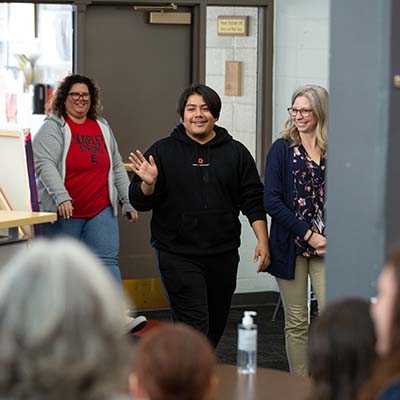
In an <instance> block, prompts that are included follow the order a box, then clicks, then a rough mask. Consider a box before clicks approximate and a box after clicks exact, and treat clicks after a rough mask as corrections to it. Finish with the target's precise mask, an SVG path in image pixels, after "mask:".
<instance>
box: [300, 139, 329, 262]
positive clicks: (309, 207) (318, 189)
mask: <svg viewBox="0 0 400 400" xmlns="http://www.w3.org/2000/svg"><path fill="white" fill-rule="evenodd" d="M325 170H326V159H324V158H322V157H321V161H320V165H318V164H317V163H316V162H315V161H313V160H312V159H311V158H310V157H309V155H308V154H307V152H306V150H305V148H304V147H303V146H302V145H299V146H294V155H293V170H292V171H293V172H292V174H293V192H294V193H293V198H294V210H295V213H296V218H298V219H300V220H302V221H307V222H309V223H310V226H311V229H312V230H313V231H315V232H319V230H318V228H317V225H316V224H315V219H316V218H317V215H318V214H319V215H320V217H321V218H322V220H323V221H325ZM319 233H322V234H323V233H324V232H319ZM295 243H296V248H297V255H303V256H304V257H311V256H312V255H315V250H314V249H313V248H312V247H311V246H310V245H309V244H308V243H307V242H305V241H304V240H303V238H300V237H296V238H295Z"/></svg>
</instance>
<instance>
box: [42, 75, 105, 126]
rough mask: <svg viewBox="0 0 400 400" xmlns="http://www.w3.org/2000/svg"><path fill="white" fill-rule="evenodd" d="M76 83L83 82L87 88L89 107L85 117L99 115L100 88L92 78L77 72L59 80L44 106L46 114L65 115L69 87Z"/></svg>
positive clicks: (93, 117) (94, 117)
mask: <svg viewBox="0 0 400 400" xmlns="http://www.w3.org/2000/svg"><path fill="white" fill-rule="evenodd" d="M76 83H84V84H85V85H86V86H87V87H88V89H89V93H90V108H89V111H88V113H87V117H88V118H91V119H96V118H97V117H98V116H99V114H100V110H101V102H100V89H99V88H98V86H97V85H96V83H95V81H94V80H93V79H90V78H88V77H86V76H83V75H77V74H74V75H68V76H67V77H65V78H64V80H63V81H61V83H60V85H59V86H58V88H57V90H56V91H55V93H54V95H53V96H52V98H51V99H50V101H49V103H48V104H47V106H46V113H47V114H55V115H58V116H59V117H64V118H66V117H67V111H66V109H65V100H66V99H67V96H68V93H69V91H70V90H71V87H72V86H73V85H75V84H76Z"/></svg>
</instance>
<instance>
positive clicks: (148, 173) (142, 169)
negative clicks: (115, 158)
mask: <svg viewBox="0 0 400 400" xmlns="http://www.w3.org/2000/svg"><path fill="white" fill-rule="evenodd" d="M129 160H130V162H131V163H132V165H133V170H134V171H135V174H137V175H138V176H140V178H141V179H142V181H143V182H144V183H146V184H147V185H149V186H154V185H155V183H156V181H157V176H158V169H157V165H156V163H155V161H154V158H153V156H149V161H147V160H146V158H145V157H144V155H143V154H142V153H141V152H140V151H139V150H136V154H134V153H130V154H129Z"/></svg>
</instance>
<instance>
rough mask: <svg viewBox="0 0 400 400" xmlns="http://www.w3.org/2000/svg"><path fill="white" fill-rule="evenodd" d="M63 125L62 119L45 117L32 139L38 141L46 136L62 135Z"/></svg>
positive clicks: (52, 116) (53, 116) (54, 116)
mask: <svg viewBox="0 0 400 400" xmlns="http://www.w3.org/2000/svg"><path fill="white" fill-rule="evenodd" d="M64 125H65V121H64V119H63V118H60V117H57V116H56V115H50V116H47V117H46V118H45V119H44V121H43V123H42V125H41V126H40V128H39V130H38V131H37V132H36V134H35V135H34V139H35V138H36V140H39V138H43V137H44V136H48V135H60V134H62V128H63V126H64Z"/></svg>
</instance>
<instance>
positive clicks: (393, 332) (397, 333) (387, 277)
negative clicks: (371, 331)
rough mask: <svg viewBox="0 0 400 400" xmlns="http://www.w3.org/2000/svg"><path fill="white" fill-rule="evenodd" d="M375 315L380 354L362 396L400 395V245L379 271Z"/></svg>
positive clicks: (388, 399) (382, 399)
mask: <svg viewBox="0 0 400 400" xmlns="http://www.w3.org/2000/svg"><path fill="white" fill-rule="evenodd" d="M371 316H372V319H373V321H374V326H375V332H376V337H377V343H376V351H377V352H378V355H379V358H378V360H377V362H376V365H375V367H374V371H373V374H372V377H371V379H370V381H369V382H368V383H367V384H366V385H365V387H364V388H363V390H362V392H361V394H360V396H359V397H358V399H359V400H398V399H400V247H397V248H396V249H395V250H393V252H392V253H391V255H390V256H389V258H388V259H387V261H386V264H385V266H384V268H383V270H382V272H381V273H380V275H379V279H378V293H377V296H376V298H373V299H371Z"/></svg>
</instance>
